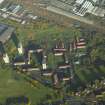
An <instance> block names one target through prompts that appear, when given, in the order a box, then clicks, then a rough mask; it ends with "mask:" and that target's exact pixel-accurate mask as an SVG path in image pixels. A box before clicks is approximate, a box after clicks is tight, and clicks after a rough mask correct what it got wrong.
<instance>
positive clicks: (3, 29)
mask: <svg viewBox="0 0 105 105" xmlns="http://www.w3.org/2000/svg"><path fill="white" fill-rule="evenodd" d="M14 30H15V28H14V27H11V26H8V25H5V24H0V42H2V43H3V44H4V43H5V42H6V41H8V40H9V39H10V38H11V36H12V34H13V32H14Z"/></svg>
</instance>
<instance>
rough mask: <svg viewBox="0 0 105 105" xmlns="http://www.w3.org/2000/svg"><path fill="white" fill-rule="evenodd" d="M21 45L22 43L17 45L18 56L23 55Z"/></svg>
mask: <svg viewBox="0 0 105 105" xmlns="http://www.w3.org/2000/svg"><path fill="white" fill-rule="evenodd" d="M23 50H24V49H23V45H22V43H21V42H20V43H18V52H19V54H23Z"/></svg>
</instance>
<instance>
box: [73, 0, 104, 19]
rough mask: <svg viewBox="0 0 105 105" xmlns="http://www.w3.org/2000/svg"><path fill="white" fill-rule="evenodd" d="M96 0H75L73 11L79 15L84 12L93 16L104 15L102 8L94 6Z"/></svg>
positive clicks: (82, 14)
mask: <svg viewBox="0 0 105 105" xmlns="http://www.w3.org/2000/svg"><path fill="white" fill-rule="evenodd" d="M96 2H97V0H92V1H88V0H76V2H75V5H74V8H73V12H74V13H75V14H77V15H79V16H84V15H85V14H86V13H91V14H93V15H95V16H99V17H104V16H105V9H102V8H100V7H98V6H94V5H93V3H94V4H95V3H96Z"/></svg>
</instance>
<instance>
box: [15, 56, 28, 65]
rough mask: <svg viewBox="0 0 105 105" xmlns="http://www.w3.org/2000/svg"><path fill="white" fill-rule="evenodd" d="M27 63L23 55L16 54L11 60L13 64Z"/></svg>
mask: <svg viewBox="0 0 105 105" xmlns="http://www.w3.org/2000/svg"><path fill="white" fill-rule="evenodd" d="M25 64H27V60H26V58H25V57H24V56H16V57H15V58H14V60H13V65H14V66H22V65H25Z"/></svg>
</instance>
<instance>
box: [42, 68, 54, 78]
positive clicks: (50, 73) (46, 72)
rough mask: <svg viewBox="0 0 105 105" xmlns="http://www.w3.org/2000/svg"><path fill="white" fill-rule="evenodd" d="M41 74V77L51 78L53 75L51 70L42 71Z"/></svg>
mask: <svg viewBox="0 0 105 105" xmlns="http://www.w3.org/2000/svg"><path fill="white" fill-rule="evenodd" d="M41 73H42V76H50V77H51V76H52V75H53V71H52V69H46V70H42V71H41Z"/></svg>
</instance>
